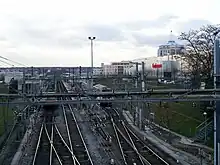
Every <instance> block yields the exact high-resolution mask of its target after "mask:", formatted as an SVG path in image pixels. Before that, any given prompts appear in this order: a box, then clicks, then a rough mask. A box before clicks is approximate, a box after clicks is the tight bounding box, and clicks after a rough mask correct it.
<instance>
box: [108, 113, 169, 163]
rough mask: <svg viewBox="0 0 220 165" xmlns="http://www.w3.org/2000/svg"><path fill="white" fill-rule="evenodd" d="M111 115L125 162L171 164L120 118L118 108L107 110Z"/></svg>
mask: <svg viewBox="0 0 220 165" xmlns="http://www.w3.org/2000/svg"><path fill="white" fill-rule="evenodd" d="M106 113H107V114H108V115H109V117H110V119H111V122H112V127H113V129H114V133H115V137H116V139H117V143H118V146H119V149H120V151H121V155H122V158H123V160H124V164H128V165H133V164H135V163H136V164H140V165H157V164H158V165H169V163H168V162H167V161H165V160H164V159H163V158H162V157H161V156H159V155H158V154H157V153H155V152H154V151H153V150H152V149H151V148H150V147H149V146H148V145H147V144H146V142H143V141H142V140H141V139H140V138H139V137H138V136H137V135H136V134H135V133H134V132H133V131H132V130H131V129H130V128H128V127H127V126H126V124H125V123H124V121H123V120H121V118H120V114H119V113H118V111H117V110H116V109H109V110H107V111H106Z"/></svg>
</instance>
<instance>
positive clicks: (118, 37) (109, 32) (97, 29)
mask: <svg viewBox="0 0 220 165" xmlns="http://www.w3.org/2000/svg"><path fill="white" fill-rule="evenodd" d="M85 31H86V32H87V34H88V36H89V35H92V36H96V37H97V39H98V40H99V41H122V40H124V39H125V37H124V36H123V32H122V31H121V30H120V29H119V28H116V27H114V26H109V25H100V24H97V25H88V26H86V27H85Z"/></svg>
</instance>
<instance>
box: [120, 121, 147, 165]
mask: <svg viewBox="0 0 220 165" xmlns="http://www.w3.org/2000/svg"><path fill="white" fill-rule="evenodd" d="M122 125H123V128H124V130H125V131H126V133H127V135H128V137H129V140H130V142H131V144H132V145H133V147H134V149H135V150H136V151H138V149H137V147H136V145H135V144H134V141H133V140H132V138H131V136H130V134H129V132H128V130H127V129H126V127H125V124H124V122H123V121H122ZM138 157H139V159H140V161H141V163H142V165H145V163H144V162H143V160H142V158H141V156H140V155H138ZM147 163H148V164H149V165H150V164H151V163H150V162H147Z"/></svg>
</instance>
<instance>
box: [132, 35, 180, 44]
mask: <svg viewBox="0 0 220 165" xmlns="http://www.w3.org/2000/svg"><path fill="white" fill-rule="evenodd" d="M133 37H134V39H135V41H136V42H135V43H134V44H135V45H136V46H139V47H142V46H146V45H148V46H153V47H158V46H159V45H161V44H165V43H167V41H168V40H169V39H170V36H169V35H155V36H147V35H143V34H133ZM172 39H173V40H175V41H177V40H178V39H177V36H173V37H172ZM177 42H178V41H177Z"/></svg>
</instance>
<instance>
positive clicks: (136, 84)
mask: <svg viewBox="0 0 220 165" xmlns="http://www.w3.org/2000/svg"><path fill="white" fill-rule="evenodd" d="M135 66H136V81H135V88H136V89H137V88H138V62H137V63H136V64H135Z"/></svg>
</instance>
